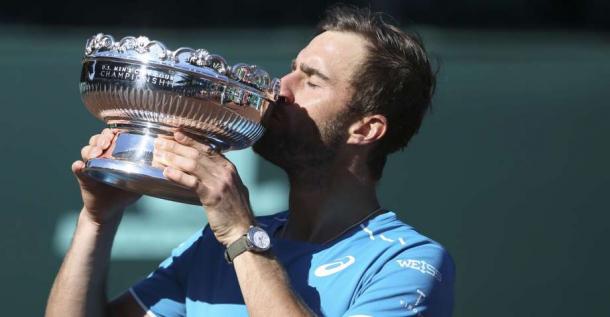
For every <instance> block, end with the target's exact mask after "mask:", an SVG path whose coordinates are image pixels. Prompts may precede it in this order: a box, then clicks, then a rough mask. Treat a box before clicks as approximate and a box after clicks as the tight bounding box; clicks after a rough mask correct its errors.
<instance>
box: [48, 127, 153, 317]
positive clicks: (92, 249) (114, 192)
mask: <svg viewBox="0 0 610 317" xmlns="http://www.w3.org/2000/svg"><path fill="white" fill-rule="evenodd" d="M113 137H114V133H113V132H112V131H110V130H108V129H106V130H104V132H102V134H98V135H95V136H93V137H92V138H91V140H90V141H89V145H87V146H85V147H84V148H83V149H82V151H81V155H82V157H83V160H87V159H91V158H94V157H98V156H99V155H101V153H102V152H103V151H104V150H106V149H107V148H108V147H109V146H110V143H111V140H112V138H113ZM83 168H84V162H83V161H76V162H74V164H72V171H73V172H74V174H75V175H76V177H77V180H78V182H79V185H80V188H81V195H82V197H83V202H84V207H83V209H82V210H81V212H80V215H79V218H78V224H77V226H76V231H75V233H74V237H73V239H72V244H71V246H70V249H69V250H68V252H67V254H66V256H65V258H64V261H63V263H62V265H61V268H60V270H59V273H58V274H57V277H56V278H55V282H54V283H53V287H52V289H51V293H50V295H49V300H48V302H47V309H46V314H45V315H46V316H47V317H55V316H61V317H70V316H144V315H145V312H143V310H142V309H141V308H140V307H139V306H138V305H137V303H135V301H134V299H133V298H131V297H130V296H128V295H123V296H121V297H119V298H118V299H117V300H115V301H114V302H113V303H112V304H111V305H108V304H107V298H106V278H107V272H108V266H109V262H110V251H111V249H112V242H113V240H114V236H115V233H116V231H117V228H118V226H119V223H120V221H121V217H122V214H123V210H124V209H125V207H126V206H127V205H129V204H130V203H132V202H134V201H135V200H136V199H137V198H138V197H139V195H136V194H133V193H128V192H125V191H121V190H119V189H116V188H112V187H110V186H107V185H104V184H101V183H98V182H95V181H93V180H91V179H88V178H87V177H86V176H85V175H83V173H82V172H83Z"/></svg>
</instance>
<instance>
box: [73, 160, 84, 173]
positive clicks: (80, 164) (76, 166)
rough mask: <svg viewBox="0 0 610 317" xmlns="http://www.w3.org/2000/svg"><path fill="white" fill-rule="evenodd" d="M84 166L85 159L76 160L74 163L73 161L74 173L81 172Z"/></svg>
mask: <svg viewBox="0 0 610 317" xmlns="http://www.w3.org/2000/svg"><path fill="white" fill-rule="evenodd" d="M84 168H85V162H83V161H74V163H72V173H74V174H80V173H81V172H82V171H83V169H84Z"/></svg>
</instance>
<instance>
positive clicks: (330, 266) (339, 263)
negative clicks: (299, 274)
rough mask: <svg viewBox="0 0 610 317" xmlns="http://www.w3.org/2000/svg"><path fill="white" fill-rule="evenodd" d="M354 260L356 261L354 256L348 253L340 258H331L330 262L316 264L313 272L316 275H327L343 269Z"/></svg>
mask: <svg viewBox="0 0 610 317" xmlns="http://www.w3.org/2000/svg"><path fill="white" fill-rule="evenodd" d="M354 262H356V258H355V257H353V256H351V255H348V256H345V257H342V258H340V259H336V260H333V261H332V262H330V263H326V264H323V265H320V266H318V268H317V269H316V270H315V271H314V272H313V274H314V275H315V276H317V277H324V276H329V275H332V274H335V273H337V272H340V271H343V270H345V269H346V268H347V267H348V266H350V265H352V264H354Z"/></svg>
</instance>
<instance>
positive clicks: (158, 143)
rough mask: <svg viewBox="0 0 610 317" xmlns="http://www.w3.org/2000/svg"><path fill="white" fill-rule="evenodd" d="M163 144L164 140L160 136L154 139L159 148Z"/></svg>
mask: <svg viewBox="0 0 610 317" xmlns="http://www.w3.org/2000/svg"><path fill="white" fill-rule="evenodd" d="M164 145H165V140H163V139H160V138H156V139H155V146H158V147H160V148H161V147H163V146H164Z"/></svg>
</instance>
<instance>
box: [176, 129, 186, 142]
mask: <svg viewBox="0 0 610 317" xmlns="http://www.w3.org/2000/svg"><path fill="white" fill-rule="evenodd" d="M174 138H175V139H176V140H178V141H183V140H184V139H185V138H186V135H184V133H182V132H180V131H176V132H174Z"/></svg>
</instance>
